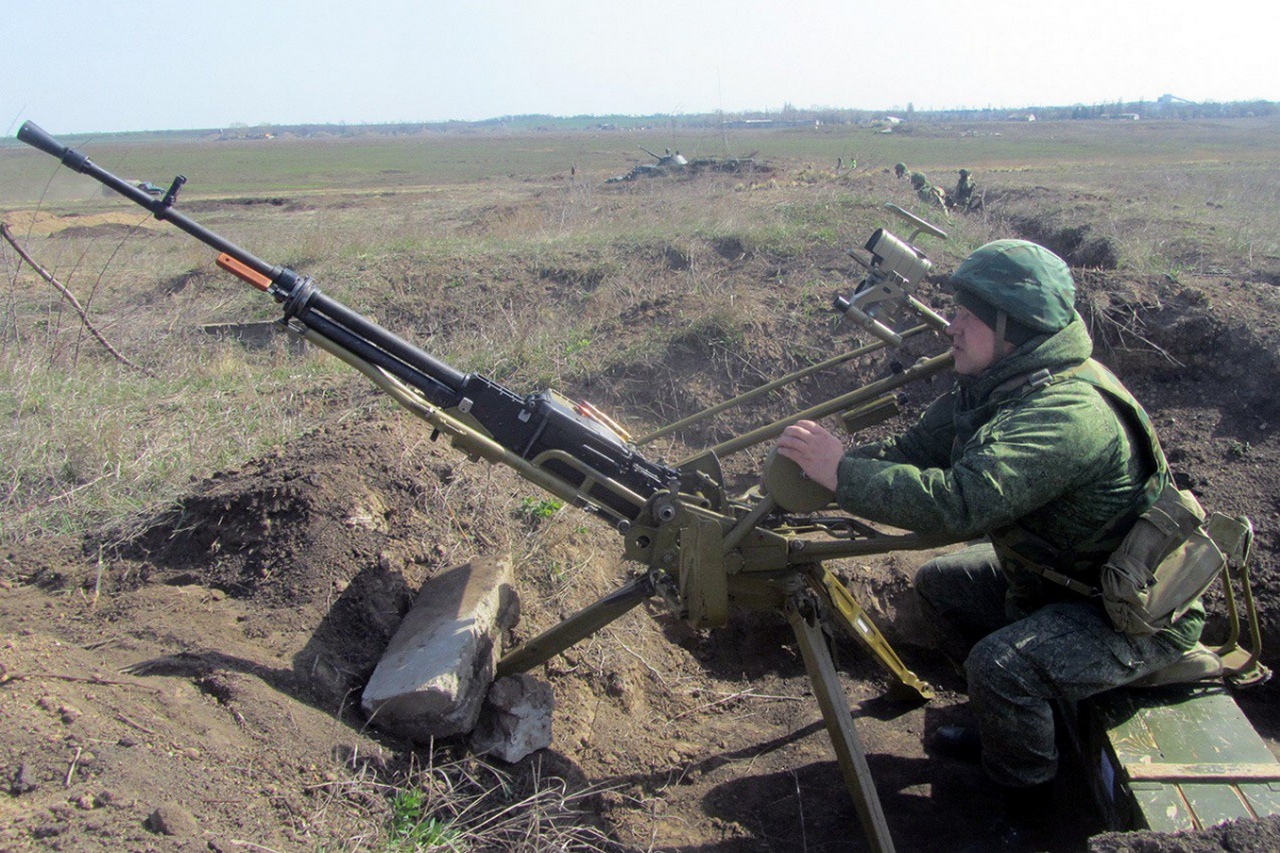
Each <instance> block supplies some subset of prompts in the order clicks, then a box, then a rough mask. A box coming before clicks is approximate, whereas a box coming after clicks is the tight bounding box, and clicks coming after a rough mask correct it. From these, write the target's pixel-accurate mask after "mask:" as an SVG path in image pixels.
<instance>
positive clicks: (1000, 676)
mask: <svg viewBox="0 0 1280 853" xmlns="http://www.w3.org/2000/svg"><path fill="white" fill-rule="evenodd" d="M1018 662H1019V658H1018V653H1017V650H1016V649H1015V648H1014V647H1013V645H1012V644H1010V643H1008V642H1007V641H1006V640H1005V639H1004V637H1003V636H1002V634H1001V633H1000V632H996V633H994V634H988V635H987V636H985V637H983V638H982V639H981V640H979V641H978V642H976V643H974V645H973V648H972V649H970V650H969V656H968V657H967V658H965V662H964V670H965V677H966V679H967V681H968V683H969V692H970V694H973V693H974V692H975V691H978V692H983V691H994V692H997V693H1001V692H1004V689H1005V688H1006V687H1007V685H1008V684H1009V683H1010V682H1011V681H1014V680H1016V678H1017V676H1016V672H1017V670H1018Z"/></svg>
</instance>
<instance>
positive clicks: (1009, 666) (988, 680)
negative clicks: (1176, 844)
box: [915, 544, 1182, 787]
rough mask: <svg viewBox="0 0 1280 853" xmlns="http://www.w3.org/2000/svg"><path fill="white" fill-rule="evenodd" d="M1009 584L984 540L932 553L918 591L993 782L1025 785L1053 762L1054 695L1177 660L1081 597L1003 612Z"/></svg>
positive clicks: (1042, 777)
mask: <svg viewBox="0 0 1280 853" xmlns="http://www.w3.org/2000/svg"><path fill="white" fill-rule="evenodd" d="M1007 588H1008V582H1007V580H1006V578H1005V574H1004V571H1003V570H1002V569H1001V568H1000V564H999V561H998V560H997V558H996V554H995V550H994V549H993V548H992V547H991V546H990V545H987V544H984V545H974V546H970V547H968V548H965V549H964V550H961V551H957V552H955V553H953V554H948V555H946V556H943V557H939V558H937V559H934V560H931V561H930V562H928V563H926V564H925V565H924V566H922V567H921V568H920V571H919V572H918V573H917V574H916V580H915V591H916V596H917V599H918V600H919V602H920V605H921V608H922V610H923V612H924V616H925V618H926V620H927V621H928V622H929V623H930V624H931V625H932V626H934V629H935V631H936V633H937V637H936V639H937V641H938V647H939V648H940V649H941V650H942V651H943V653H945V654H946V655H947V656H948V657H950V658H951V659H952V661H953V662H956V663H957V664H959V663H961V662H963V666H964V674H965V677H966V678H967V679H968V691H969V700H970V706H971V708H972V709H973V711H974V713H975V715H976V718H977V724H978V733H979V736H980V738H981V742H982V764H983V769H984V770H985V771H986V772H987V775H988V776H990V777H991V778H992V779H993V780H995V781H996V782H997V783H999V784H1002V785H1008V786H1012V787H1027V786H1031V785H1038V784H1040V783H1042V782H1047V781H1049V780H1050V779H1052V778H1053V777H1054V775H1056V773H1057V770H1058V750H1057V744H1056V740H1055V737H1054V721H1053V703H1054V702H1055V701H1056V700H1064V701H1067V702H1075V701H1079V700H1081V699H1086V698H1088V697H1089V696H1093V695H1094V694H1096V693H1101V692H1102V691H1104V690H1110V689H1111V688H1113V687H1119V686H1121V685H1123V684H1127V683H1128V682H1130V681H1133V680H1134V679H1136V678H1141V677H1142V676H1144V675H1146V674H1148V673H1151V672H1155V671H1156V670H1158V669H1162V668H1163V667H1165V666H1168V665H1169V664H1171V663H1173V662H1174V661H1176V660H1177V659H1178V658H1179V657H1181V655H1182V651H1181V650H1180V649H1179V648H1178V647H1177V646H1176V644H1175V643H1174V642H1171V641H1169V640H1168V639H1167V638H1165V637H1164V636H1162V635H1160V634H1156V635H1154V636H1151V637H1131V636H1129V635H1127V634H1123V633H1121V632H1119V631H1117V630H1115V628H1113V627H1112V625H1111V622H1110V620H1108V618H1107V616H1106V614H1105V612H1103V610H1102V608H1101V607H1099V606H1097V605H1095V604H1093V603H1091V602H1089V601H1087V600H1085V599H1081V600H1080V601H1068V602H1059V603H1054V604H1048V605H1045V606H1044V607H1041V608H1040V609H1038V610H1036V611H1034V612H1033V613H1030V614H1027V615H1024V616H1022V617H1021V618H1014V617H1011V616H1010V614H1008V613H1007V612H1006V607H1005V591H1006V589H1007Z"/></svg>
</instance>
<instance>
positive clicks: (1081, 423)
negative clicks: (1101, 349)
mask: <svg viewBox="0 0 1280 853" xmlns="http://www.w3.org/2000/svg"><path fill="white" fill-rule="evenodd" d="M992 247H995V248H994V249H992ZM1028 247H1030V248H1028ZM989 250H990V251H989ZM1010 250H1012V251H1010ZM1032 250H1035V251H1032ZM984 252H987V253H988V254H987V255H986V256H984V257H985V258H986V266H985V267H983V264H982V263H979V264H977V265H976V267H977V269H976V271H975V269H974V268H973V266H975V265H970V261H966V262H965V264H962V265H961V267H960V268H959V269H958V270H957V271H956V275H955V276H954V277H953V279H952V282H953V284H955V285H956V287H957V290H958V294H957V296H958V299H960V300H961V301H963V302H964V304H966V306H968V305H969V304H972V302H971V300H972V297H973V290H966V281H965V279H964V276H966V275H967V276H968V282H967V283H968V284H972V283H973V282H974V281H977V282H978V284H979V290H980V291H981V295H982V296H985V297H987V298H992V299H994V300H996V301H997V302H999V303H1000V304H1001V305H1004V306H1005V307H1011V308H1012V311H1011V312H1009V313H1008V314H1007V316H1005V317H1003V318H1000V319H999V320H998V321H995V320H993V321H991V322H989V321H988V317H982V316H981V315H979V316H980V319H982V320H983V322H986V323H987V325H988V326H991V327H992V328H993V329H994V328H997V327H1002V328H1007V329H1010V330H1016V331H1017V332H1018V334H1016V335H1008V336H1007V339H1009V340H1011V341H1012V342H1014V343H1020V345H1018V346H1017V347H1016V348H1015V349H1014V350H1013V351H1012V352H1011V353H1009V354H1008V355H1005V356H1004V357H1003V358H1000V359H999V360H997V361H996V362H995V363H994V364H993V365H991V366H990V367H988V368H987V369H986V370H985V371H984V372H983V373H981V374H980V375H977V376H968V377H965V376H962V377H959V382H958V385H957V387H956V388H955V389H954V390H952V391H951V392H950V393H949V394H946V395H944V396H943V397H941V398H940V399H938V400H937V401H935V402H934V403H933V404H932V405H931V406H930V407H929V408H928V409H927V410H926V411H925V413H924V414H923V415H922V416H921V418H920V420H919V422H918V423H917V424H915V425H914V426H913V427H911V428H910V429H908V430H907V431H906V432H905V433H903V434H902V435H900V436H897V437H896V438H891V439H888V440H886V441H883V442H879V443H876V444H871V445H866V446H863V447H860V448H856V449H854V450H852V451H850V452H849V453H847V454H846V455H845V457H844V458H843V459H842V460H841V462H840V467H839V486H838V489H837V499H838V500H839V502H840V505H841V506H842V507H843V508H844V509H846V510H847V511H849V512H851V513H853V514H855V515H858V516H860V517H863V518H866V519H869V520H871V521H878V522H882V523H887V524H892V525H894V526H896V527H902V528H906V529H909V530H918V531H927V532H931V533H944V534H948V535H950V536H952V537H954V538H955V539H956V540H957V541H959V540H965V539H974V538H976V537H983V536H987V537H989V538H990V539H991V540H993V541H994V542H995V543H996V544H999V545H1001V546H1002V548H1003V547H1010V548H1012V549H1014V550H1015V551H1016V550H1018V549H1019V548H1020V547H1022V544H1021V540H1022V539H1023V538H1024V537H1025V535H1026V534H1027V533H1029V534H1031V535H1032V536H1034V537H1036V538H1037V539H1038V540H1040V541H1043V542H1046V543H1048V544H1049V545H1051V546H1052V547H1054V548H1056V549H1059V551H1063V552H1071V553H1072V555H1073V556H1074V558H1075V559H1073V560H1070V561H1066V565H1063V564H1061V563H1060V564H1059V565H1058V566H1057V568H1058V569H1059V570H1060V571H1063V572H1064V573H1066V574H1069V575H1072V576H1074V577H1075V578H1076V579H1079V580H1081V581H1083V582H1086V583H1089V584H1090V585H1092V586H1097V583H1098V577H1097V575H1098V571H1099V569H1100V568H1101V564H1102V562H1103V560H1104V559H1105V557H1106V554H1108V553H1109V552H1110V551H1111V550H1113V549H1114V548H1115V547H1116V545H1117V544H1118V543H1119V539H1120V538H1121V537H1122V535H1123V533H1124V532H1125V531H1126V530H1127V527H1128V526H1130V525H1131V524H1132V522H1131V521H1129V519H1132V518H1136V516H1137V514H1138V513H1140V512H1141V511H1142V510H1144V509H1146V507H1147V506H1148V505H1149V504H1150V502H1151V501H1152V500H1153V499H1154V498H1153V495H1152V492H1151V489H1152V483H1153V482H1156V483H1159V482H1162V478H1163V477H1165V476H1167V471H1165V470H1164V469H1163V465H1162V463H1163V456H1162V455H1161V454H1159V452H1158V449H1156V450H1155V451H1154V457H1153V450H1152V448H1151V447H1149V446H1148V445H1150V444H1151V441H1152V440H1154V433H1152V434H1151V437H1150V439H1149V438H1148V436H1147V434H1146V432H1145V431H1144V430H1142V428H1141V427H1140V426H1135V425H1133V424H1129V423H1127V421H1126V420H1122V419H1121V418H1120V417H1119V416H1118V415H1117V410H1116V409H1115V408H1113V404H1112V402H1109V397H1108V396H1107V395H1104V393H1101V392H1100V391H1099V390H1098V387H1097V385H1096V384H1095V382H1103V383H1107V384H1108V385H1109V387H1110V389H1111V392H1112V393H1113V394H1115V395H1116V397H1115V398H1114V399H1115V400H1116V401H1117V402H1119V401H1120V400H1123V401H1124V402H1125V403H1126V404H1131V405H1132V406H1133V407H1134V409H1135V410H1136V411H1137V412H1139V413H1140V412H1141V409H1140V407H1138V405H1137V403H1136V401H1134V400H1133V398H1132V397H1131V396H1129V395H1128V392H1127V391H1125V390H1124V388H1123V386H1122V385H1120V383H1119V381H1118V380H1115V379H1114V377H1111V376H1110V374H1107V373H1105V371H1104V370H1102V369H1101V367H1100V366H1099V365H1096V363H1095V362H1092V361H1090V360H1089V356H1090V353H1091V352H1092V348H1093V344H1092V341H1091V339H1090V337H1089V334H1088V331H1087V330H1086V328H1085V324H1084V321H1083V320H1082V319H1081V317H1080V316H1079V315H1078V314H1077V313H1076V312H1075V310H1074V307H1073V302H1074V286H1073V285H1072V283H1071V280H1070V272H1069V270H1068V269H1067V267H1066V265H1065V264H1064V263H1063V262H1062V261H1061V259H1058V258H1057V256H1055V255H1052V253H1050V252H1048V251H1047V250H1045V249H1043V248H1041V247H1038V246H1034V244H1030V243H1025V242H1024V241H997V242H996V243H994V244H989V245H988V246H984V247H983V248H982V249H979V250H978V252H975V253H974V256H971V260H972V259H973V258H975V257H978V256H979V255H980V254H981V253H984ZM992 252H994V253H995V254H997V255H1000V256H1001V258H1002V259H1005V260H1007V257H1008V256H1009V255H1017V254H1018V253H1020V252H1021V253H1024V254H1025V253H1026V252H1031V261H1030V262H1029V263H1022V264H1021V266H1022V268H1021V269H1016V267H1018V266H1019V264H1018V263H1016V262H1015V263H1014V264H1013V267H1014V268H1011V269H998V270H996V272H995V273H992V270H991V266H992V264H991V262H990V259H991V253H992ZM1023 261H1026V259H1025V258H1023ZM966 265H969V268H968V272H967V273H966V269H967V266H966ZM998 265H999V264H998V263H997V266H998ZM1042 268H1045V269H1042ZM1028 270H1029V271H1028ZM1046 270H1047V271H1046ZM1018 275H1023V276H1024V278H1023V279H1022V280H1016V279H1017V276H1018ZM984 276H985V278H984ZM1027 276H1030V277H1029V278H1028V277H1027ZM1045 285H1047V287H1045ZM1028 287H1030V288H1039V287H1045V290H1050V291H1053V296H1052V298H1049V299H1046V300H1044V301H1042V302H1041V303H1039V304H1035V305H1032V306H1031V307H1030V308H1029V309H1028V310H1022V309H1027V306H1025V305H1018V304H1017V301H1018V299H1020V298H1022V296H1023V295H1024V294H1025V293H1026V292H1027V290H1026V288H1028ZM1041 295H1043V294H1041ZM975 307H976V306H975ZM986 307H987V309H988V316H992V315H997V308H996V307H994V306H993V305H992V304H991V303H988V304H987V306H986ZM998 310H999V311H1001V312H1003V310H1004V309H1003V308H1000V309H998ZM993 322H994V325H993ZM998 343H999V341H998ZM1082 366H1084V367H1082ZM1042 370H1043V371H1048V374H1047V375H1049V376H1052V377H1053V378H1052V380H1051V381H1048V382H1046V383H1044V384H1035V383H1033V382H1031V381H1030V380H1029V379H1028V377H1033V376H1036V375H1037V371H1042ZM1099 371H1101V372H1099ZM1044 375H1046V374H1041V376H1044ZM1091 379H1092V380H1094V381H1090V380H1091ZM1142 417H1143V418H1144V419H1145V415H1142ZM1153 458H1155V459H1156V460H1157V464H1158V465H1160V467H1159V469H1158V470H1156V471H1153V470H1151V469H1152V465H1153V463H1152V459H1153ZM1117 521H1119V522H1120V523H1118V524H1117ZM1100 530H1106V531H1108V532H1107V534H1106V535H1104V536H1102V537H1101V538H1097V537H1095V534H1097V533H1098V532H1099V531H1100ZM1091 539H1092V540H1094V541H1092V542H1090V540H1091ZM1084 543H1090V544H1089V548H1088V549H1087V550H1083V551H1082V552H1080V553H1076V552H1075V550H1074V549H1075V548H1076V546H1080V545H1083V544H1084ZM916 592H917V596H918V598H919V600H920V601H921V605H922V608H923V610H924V613H925V615H926V617H928V618H929V620H930V622H931V624H932V625H933V626H934V627H935V629H936V630H937V631H938V632H939V634H940V643H939V645H940V647H941V648H942V650H943V651H944V652H945V653H946V654H947V655H948V656H950V657H951V658H952V659H953V660H955V661H957V662H960V661H963V662H964V669H965V675H966V677H967V679H968V689H969V694H970V699H971V705H972V708H973V710H974V712H975V714H976V716H977V722H978V730H979V734H980V736H981V742H982V746H983V750H982V755H983V764H984V767H985V768H986V770H987V772H988V775H990V776H991V777H992V778H993V779H994V780H995V781H996V782H998V783H1000V784H1002V785H1006V786H1012V787H1028V786H1032V785H1038V784H1040V783H1042V782H1046V781H1048V780H1049V779H1051V778H1053V776H1054V775H1055V774H1056V772H1057V752H1056V748H1055V745H1054V743H1055V742H1054V724H1053V713H1052V704H1051V703H1052V701H1053V700H1059V699H1066V700H1079V699H1083V698H1086V697H1088V696H1090V695H1093V694H1095V693H1098V692H1101V691H1103V690H1107V689H1109V688H1112V687H1116V686H1118V685H1121V684H1125V683H1127V682H1129V681H1132V680H1134V679H1136V678H1139V677H1141V676H1143V675H1146V674H1147V673H1149V672H1154V671H1156V670H1158V669H1161V668H1163V667H1164V666H1166V665H1168V664H1170V663H1172V662H1174V661H1175V660H1177V659H1178V658H1179V657H1180V656H1181V655H1182V653H1183V651H1185V650H1186V649H1188V648H1190V647H1191V646H1192V645H1194V644H1195V642H1196V641H1197V640H1198V638H1199V634H1200V628H1201V627H1202V625H1203V621H1204V611H1203V609H1202V608H1200V607H1199V606H1198V605H1197V606H1196V607H1194V608H1193V609H1192V610H1191V611H1189V612H1188V613H1187V614H1186V615H1185V616H1184V617H1183V618H1182V619H1180V620H1179V621H1178V622H1177V623H1175V624H1174V626H1173V627H1171V628H1169V629H1166V630H1165V631H1162V632H1160V633H1158V634H1156V635H1154V636H1151V637H1141V638H1140V637H1132V636H1129V635H1126V634H1123V633H1121V632H1118V631H1116V630H1115V629H1114V628H1113V627H1112V625H1111V623H1110V621H1109V620H1108V618H1107V616H1106V614H1105V612H1104V611H1103V609H1102V607H1101V606H1100V605H1099V604H1096V603H1094V601H1092V600H1090V599H1087V598H1083V597H1081V596H1079V595H1077V594H1076V593H1073V592H1070V591H1069V590H1067V589H1065V588H1063V587H1059V586H1057V585H1056V584H1052V583H1049V582H1048V581H1044V580H1042V579H1041V578H1040V577H1038V576H1036V575H1032V574H1029V573H1027V572H1025V571H1023V570H1021V569H1019V568H1018V567H1017V565H1016V563H1014V562H1013V561H1012V560H1009V559H1004V560H1002V559H1000V558H999V557H998V556H997V553H996V549H995V548H994V547H993V545H992V544H991V542H990V541H988V542H985V543H983V544H979V545H973V546H970V547H968V548H966V549H963V550H960V551H958V552H955V553H952V554H949V555H947V556H944V557H940V558H938V559H935V560H932V561H930V562H929V563H928V564H926V565H925V566H924V567H922V568H921V570H920V572H919V574H918V575H917V577H916Z"/></svg>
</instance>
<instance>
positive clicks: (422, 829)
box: [383, 788, 462, 853]
mask: <svg viewBox="0 0 1280 853" xmlns="http://www.w3.org/2000/svg"><path fill="white" fill-rule="evenodd" d="M426 803H427V797H426V794H424V793H423V792H422V791H420V790H418V789H416V788H414V789H401V790H399V791H397V792H396V796H395V799H393V800H392V801H391V830H390V837H389V838H388V839H387V844H386V846H385V847H384V848H383V849H384V850H385V851H387V853H402V851H403V853H409V851H419V850H422V851H425V850H460V849H462V847H461V846H460V844H461V842H462V833H461V832H459V831H458V830H457V829H454V828H453V827H451V826H450V825H449V824H448V823H447V822H446V821H441V820H439V819H437V818H435V817H431V816H424V815H423V814H422V812H423V810H424V808H425V807H426Z"/></svg>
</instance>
